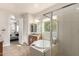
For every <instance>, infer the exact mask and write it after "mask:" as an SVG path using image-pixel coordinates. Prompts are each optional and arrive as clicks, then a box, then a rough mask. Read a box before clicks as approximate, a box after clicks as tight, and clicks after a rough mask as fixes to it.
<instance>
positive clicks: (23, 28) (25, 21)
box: [17, 13, 33, 44]
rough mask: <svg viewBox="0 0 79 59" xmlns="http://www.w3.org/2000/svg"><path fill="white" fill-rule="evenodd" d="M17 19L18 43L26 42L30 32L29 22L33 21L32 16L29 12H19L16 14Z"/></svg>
mask: <svg viewBox="0 0 79 59" xmlns="http://www.w3.org/2000/svg"><path fill="white" fill-rule="evenodd" d="M17 19H18V21H19V43H20V44H23V43H24V42H25V43H26V44H28V36H29V34H31V33H30V23H31V22H32V21H33V17H32V15H30V14H27V13H26V14H21V15H18V16H17Z"/></svg>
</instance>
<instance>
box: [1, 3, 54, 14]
mask: <svg viewBox="0 0 79 59" xmlns="http://www.w3.org/2000/svg"><path fill="white" fill-rule="evenodd" d="M53 5H55V3H0V10H7V11H10V12H14V13H31V14H34V13H38V12H40V11H43V10H45V9H46V8H49V7H51V6H53Z"/></svg>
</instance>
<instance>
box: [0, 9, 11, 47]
mask: <svg viewBox="0 0 79 59" xmlns="http://www.w3.org/2000/svg"><path fill="white" fill-rule="evenodd" d="M10 15H11V13H10V12H7V11H2V10H0V35H1V38H2V40H3V41H4V43H3V45H4V46H8V45H10V28H9V16H10ZM2 29H5V31H4V32H2V31H1V30H2Z"/></svg>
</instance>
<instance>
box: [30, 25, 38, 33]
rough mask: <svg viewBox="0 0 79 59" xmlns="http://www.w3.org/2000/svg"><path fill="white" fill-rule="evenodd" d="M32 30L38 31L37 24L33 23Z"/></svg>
mask: <svg viewBox="0 0 79 59" xmlns="http://www.w3.org/2000/svg"><path fill="white" fill-rule="evenodd" d="M31 32H37V24H31Z"/></svg>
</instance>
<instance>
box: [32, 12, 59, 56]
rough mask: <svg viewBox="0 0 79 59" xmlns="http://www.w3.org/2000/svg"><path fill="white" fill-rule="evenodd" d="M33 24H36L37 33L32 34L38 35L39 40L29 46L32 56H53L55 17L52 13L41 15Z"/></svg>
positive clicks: (55, 38) (55, 35) (55, 37)
mask: <svg viewBox="0 0 79 59" xmlns="http://www.w3.org/2000/svg"><path fill="white" fill-rule="evenodd" d="M34 24H37V31H36V32H33V34H40V35H41V38H40V39H39V40H37V41H35V42H33V43H32V44H31V51H32V55H34V56H51V55H54V52H53V48H54V47H55V45H56V41H57V32H58V24H57V16H56V15H53V13H52V12H50V13H47V14H43V15H42V16H41V17H40V18H39V19H36V21H35V23H34ZM33 29H34V27H33Z"/></svg>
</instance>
